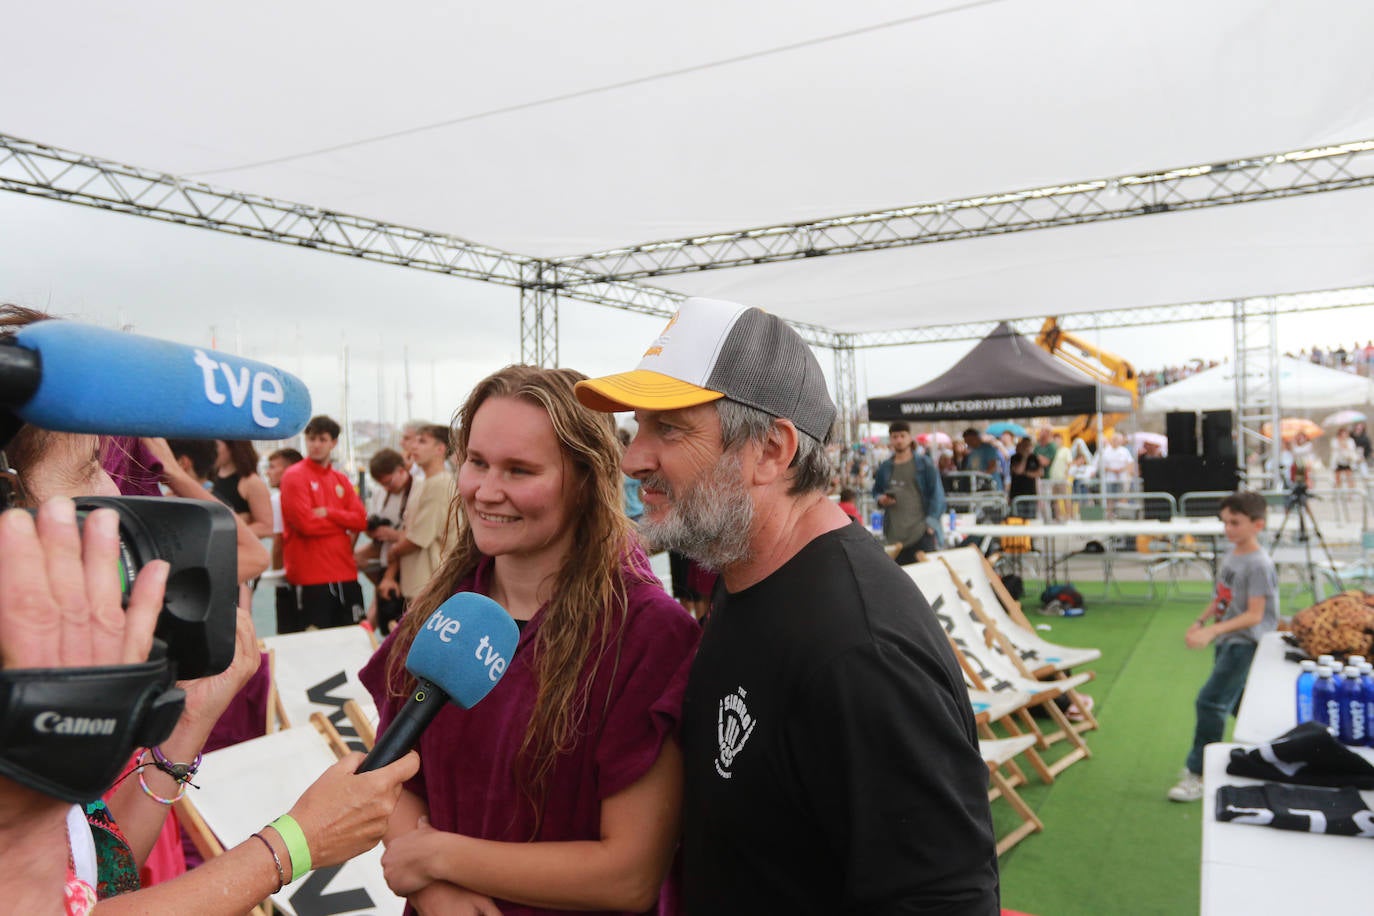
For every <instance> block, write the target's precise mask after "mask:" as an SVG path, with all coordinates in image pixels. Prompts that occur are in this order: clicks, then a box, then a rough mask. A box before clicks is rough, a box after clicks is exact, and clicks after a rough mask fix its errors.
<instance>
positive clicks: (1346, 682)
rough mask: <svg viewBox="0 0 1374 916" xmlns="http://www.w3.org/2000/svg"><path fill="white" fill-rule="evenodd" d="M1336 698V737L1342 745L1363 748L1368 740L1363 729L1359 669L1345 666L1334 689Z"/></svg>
mask: <svg viewBox="0 0 1374 916" xmlns="http://www.w3.org/2000/svg"><path fill="white" fill-rule="evenodd" d="M1336 697H1337V700H1338V702H1339V703H1340V722H1339V724H1338V725H1337V737H1338V738H1340V739H1341V743H1342V744H1346V745H1350V746H1351V747H1363V746H1364V744H1365V742H1366V740H1368V736H1367V732H1366V729H1365V718H1364V715H1365V692H1364V679H1363V678H1362V677H1360V669H1359V668H1356V667H1355V666H1354V665H1347V666H1346V668H1345V672H1344V676H1343V677H1342V678H1341V682H1340V684H1339V685H1337V687H1336Z"/></svg>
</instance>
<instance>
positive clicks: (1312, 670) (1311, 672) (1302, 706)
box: [1298, 658, 1317, 725]
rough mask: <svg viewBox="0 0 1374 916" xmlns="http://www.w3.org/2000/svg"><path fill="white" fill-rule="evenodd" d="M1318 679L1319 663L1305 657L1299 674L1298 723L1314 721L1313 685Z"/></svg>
mask: <svg viewBox="0 0 1374 916" xmlns="http://www.w3.org/2000/svg"><path fill="white" fill-rule="evenodd" d="M1316 680H1317V663H1316V662H1314V661H1312V659H1310V658H1309V659H1304V660H1303V662H1302V673H1301V674H1299V675H1298V724H1299V725H1301V724H1302V723H1304V722H1311V721H1312V685H1313V682H1315V681H1316Z"/></svg>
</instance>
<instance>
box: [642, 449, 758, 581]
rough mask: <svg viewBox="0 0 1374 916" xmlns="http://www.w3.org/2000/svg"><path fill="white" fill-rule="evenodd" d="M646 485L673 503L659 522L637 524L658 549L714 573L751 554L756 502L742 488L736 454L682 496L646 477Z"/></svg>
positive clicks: (727, 456)
mask: <svg viewBox="0 0 1374 916" xmlns="http://www.w3.org/2000/svg"><path fill="white" fill-rule="evenodd" d="M644 485H645V486H647V487H649V488H651V489H654V490H661V491H662V492H663V493H664V495H665V496H667V498H668V500H669V503H668V506H667V512H666V513H664V515H663V517H662V518H661V519H658V520H653V519H650V518H649V516H648V514H647V513H646V514H645V515H644V516H643V517H641V518H640V521H639V532H640V534H641V535H643V536H644V538H645V540H647V541H648V542H649V544H650V545H651V546H652V547H653V548H654V549H655V550H674V551H677V552H678V553H681V554H684V555H686V556H689V557H691V558H692V559H693V560H696V561H697V562H698V563H699V564H701V565H702V566H703V567H705V568H706V569H709V570H711V571H712V572H720V571H721V570H723V569H725V567H727V566H730V565H732V564H735V563H738V562H739V561H741V560H743V559H745V558H746V557H747V556H748V555H749V538H750V531H751V529H752V527H753V522H754V503H753V501H752V500H751V499H750V498H749V490H748V488H747V487H745V485H744V475H743V473H742V469H741V465H740V455H739V452H738V451H735V452H730V453H726V454H724V455H722V456H721V458H720V460H719V461H717V462H716V464H715V466H714V467H712V468H711V469H710V470H709V471H707V472H706V473H705V474H703V475H702V476H701V477H700V478H698V479H697V480H696V481H694V482H693V483H692V484H691V485H690V486H689V487H687V488H686V489H685V490H684V491H683V492H682V493H680V494H675V493H674V492H673V491H672V489H671V488H670V487H669V485H668V482H667V481H666V480H664V479H663V478H661V477H657V476H650V477H646V478H644Z"/></svg>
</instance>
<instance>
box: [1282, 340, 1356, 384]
mask: <svg viewBox="0 0 1374 916" xmlns="http://www.w3.org/2000/svg"><path fill="white" fill-rule="evenodd" d="M1284 355H1285V356H1291V357H1293V358H1295V359H1304V360H1307V361H1309V362H1311V363H1314V364H1316V365H1318V366H1325V367H1326V368H1328V369H1343V370H1344V371H1346V372H1354V373H1355V374H1357V375H1364V376H1369V375H1371V374H1374V340H1367V341H1365V342H1364V344H1363V345H1361V344H1360V342H1359V341H1358V340H1357V341H1355V342H1354V343H1352V344H1351V345H1350V346H1349V347H1348V348H1347V347H1346V346H1345V345H1344V344H1336V345H1335V346H1331V347H1320V346H1316V345H1313V347H1312V349H1311V350H1310V351H1309V350H1308V349H1307V348H1306V347H1304V348H1303V349H1301V350H1299V351H1298V352H1297V353H1285V354H1284Z"/></svg>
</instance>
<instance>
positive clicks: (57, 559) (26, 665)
mask: <svg viewBox="0 0 1374 916" xmlns="http://www.w3.org/2000/svg"><path fill="white" fill-rule="evenodd" d="M83 543H84V560H83ZM118 557H119V521H118V518H117V516H116V515H115V513H114V512H112V511H110V510H108V509H100V510H98V511H96V512H93V513H91V515H90V517H89V518H88V519H87V520H86V524H85V529H84V535H79V534H78V532H77V525H76V508H75V506H74V505H73V504H72V502H71V500H69V499H55V500H51V501H49V502H47V503H45V504H44V505H43V506H42V508H40V509H39V512H38V520H37V524H36V525H35V523H34V519H33V517H32V516H30V515H29V514H28V513H26V512H23V511H21V510H18V509H14V510H10V511H9V512H5V513H4V514H3V515H0V663H3V667H4V668H5V669H6V670H10V669H31V668H82V667H88V666H95V665H120V664H133V663H137V662H142V661H144V660H145V659H146V658H147V657H148V651H149V648H150V647H151V646H152V639H153V628H154V626H155V625H156V624H157V617H158V612H159V610H160V609H161V608H162V590H163V587H164V586H165V584H166V581H167V570H168V567H167V564H166V563H165V562H163V561H161V560H156V561H154V562H152V563H149V564H148V565H147V566H145V567H144V568H143V570H142V572H141V573H140V574H139V576H138V578H137V579H136V580H135V582H134V587H133V592H132V594H131V595H130V599H129V608H128V612H127V613H126V612H125V610H124V609H123V608H122V607H121V600H120V584H119V578H118V573H117V570H118V568H119V566H118ZM69 808H70V806H69V805H67V804H66V803H64V802H61V801H57V800H55V799H52V798H50V797H48V796H45V795H42V794H41V793H39V792H36V791H34V790H32V789H29V788H27V787H25V786H21V785H19V784H18V783H15V782H12V781H11V780H8V779H5V778H0V862H3V863H4V867H3V868H0V900H4V901H5V909H6V910H7V911H9V912H16V913H46V912H61V911H62V885H63V881H64V880H65V877H64V876H65V872H66V862H67V856H68V843H67V832H66V813H67V811H68V809H69Z"/></svg>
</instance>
